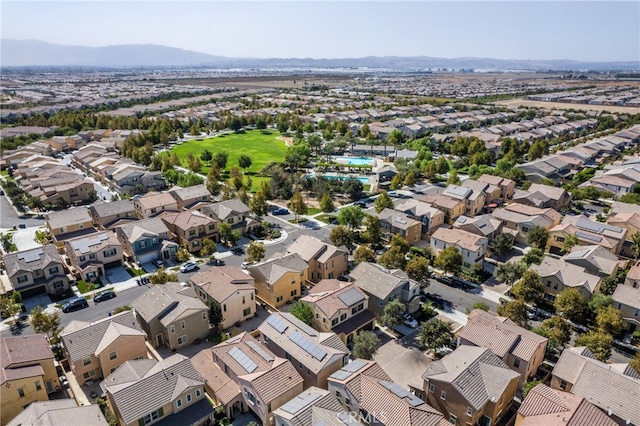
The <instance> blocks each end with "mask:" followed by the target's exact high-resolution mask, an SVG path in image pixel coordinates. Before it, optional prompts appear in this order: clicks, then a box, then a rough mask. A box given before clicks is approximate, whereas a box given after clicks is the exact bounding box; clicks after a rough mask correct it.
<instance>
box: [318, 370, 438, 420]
mask: <svg viewBox="0 0 640 426" xmlns="http://www.w3.org/2000/svg"><path fill="white" fill-rule="evenodd" d="M328 390H329V392H331V393H332V394H333V395H335V397H336V398H337V399H338V401H340V404H342V406H343V407H344V409H345V410H347V411H348V412H349V413H354V414H355V416H354V417H355V419H354V420H357V421H362V422H363V423H364V424H370V425H384V426H418V425H420V426H440V425H442V424H443V417H442V414H441V413H439V412H438V411H436V410H435V409H434V408H432V407H430V406H429V405H428V404H427V403H426V402H424V401H423V400H422V399H420V398H418V397H417V396H416V395H414V394H413V393H411V392H409V391H408V390H407V389H405V388H403V387H402V386H401V385H399V384H397V383H394V382H393V380H392V379H391V377H389V376H388V375H387V373H386V372H385V371H384V370H383V369H382V368H381V367H380V366H379V365H378V364H377V363H376V362H375V361H367V360H364V359H356V360H354V361H351V362H350V363H349V364H347V365H345V366H344V367H343V368H342V369H340V370H338V371H336V372H335V373H333V374H332V375H331V376H330V377H329V379H328Z"/></svg>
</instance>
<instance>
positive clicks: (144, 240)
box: [115, 218, 178, 265]
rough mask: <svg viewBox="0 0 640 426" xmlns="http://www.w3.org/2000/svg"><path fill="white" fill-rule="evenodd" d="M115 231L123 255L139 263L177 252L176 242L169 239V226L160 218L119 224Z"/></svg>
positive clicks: (173, 254) (170, 256) (163, 257)
mask: <svg viewBox="0 0 640 426" xmlns="http://www.w3.org/2000/svg"><path fill="white" fill-rule="evenodd" d="M115 231H116V236H117V237H118V240H120V242H121V243H122V251H123V253H124V254H125V256H126V257H127V258H128V259H132V260H135V261H137V262H138V263H139V264H141V265H142V264H144V263H148V262H152V261H154V260H156V259H169V258H172V257H174V256H175V254H176V253H177V252H178V244H176V243H175V242H173V241H171V239H170V235H169V228H167V226H166V225H165V224H164V222H163V221H162V219H160V218H152V219H146V220H138V221H135V222H131V223H127V224H124V225H120V226H117V227H116V228H115Z"/></svg>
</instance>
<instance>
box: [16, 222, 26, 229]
mask: <svg viewBox="0 0 640 426" xmlns="http://www.w3.org/2000/svg"><path fill="white" fill-rule="evenodd" d="M18 228H20V229H27V225H26V224H25V223H21V224H20V225H18Z"/></svg>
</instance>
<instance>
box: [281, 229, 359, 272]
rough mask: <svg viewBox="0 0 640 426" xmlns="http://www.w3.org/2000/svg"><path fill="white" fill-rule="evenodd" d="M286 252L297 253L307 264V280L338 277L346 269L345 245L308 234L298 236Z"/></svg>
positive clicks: (346, 254) (347, 254)
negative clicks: (335, 243) (334, 243)
mask: <svg viewBox="0 0 640 426" xmlns="http://www.w3.org/2000/svg"><path fill="white" fill-rule="evenodd" d="M287 253H289V254H291V253H297V254H299V255H300V257H301V258H302V259H303V260H304V261H305V262H307V264H308V265H309V278H308V279H309V280H310V281H313V282H314V283H315V282H318V281H320V280H324V279H331V278H338V277H339V276H340V275H342V274H344V273H345V272H346V271H347V261H348V257H349V251H348V250H347V249H346V247H344V246H343V247H336V246H334V245H333V244H331V243H329V242H325V241H320V240H319V239H317V238H315V237H312V236H309V235H301V236H299V237H298V238H297V239H296V240H295V241H294V242H293V243H292V244H291V245H290V246H289V248H288V249H287Z"/></svg>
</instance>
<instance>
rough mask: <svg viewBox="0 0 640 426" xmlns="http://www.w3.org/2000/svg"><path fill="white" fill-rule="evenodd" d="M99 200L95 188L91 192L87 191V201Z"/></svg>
mask: <svg viewBox="0 0 640 426" xmlns="http://www.w3.org/2000/svg"><path fill="white" fill-rule="evenodd" d="M97 200H98V192H97V191H96V190H95V189H92V190H90V191H89V192H87V201H89V202H90V203H93V202H94V201H97Z"/></svg>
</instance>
